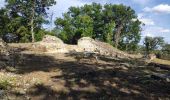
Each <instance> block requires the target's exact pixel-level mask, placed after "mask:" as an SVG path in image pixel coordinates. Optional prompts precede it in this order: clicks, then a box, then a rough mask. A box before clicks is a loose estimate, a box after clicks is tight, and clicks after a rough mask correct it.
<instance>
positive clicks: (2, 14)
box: [0, 8, 10, 36]
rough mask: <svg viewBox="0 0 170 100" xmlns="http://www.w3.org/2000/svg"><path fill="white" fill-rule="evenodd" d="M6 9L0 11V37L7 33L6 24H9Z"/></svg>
mask: <svg viewBox="0 0 170 100" xmlns="http://www.w3.org/2000/svg"><path fill="white" fill-rule="evenodd" d="M6 11H7V10H6V9H4V8H2V9H0V36H2V35H3V34H4V33H7V32H8V28H7V24H8V23H9V22H10V19H9V18H8V14H7V13H6Z"/></svg>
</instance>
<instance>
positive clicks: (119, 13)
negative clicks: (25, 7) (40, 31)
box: [55, 3, 141, 50]
mask: <svg viewBox="0 0 170 100" xmlns="http://www.w3.org/2000/svg"><path fill="white" fill-rule="evenodd" d="M55 25H56V28H58V29H60V30H61V33H60V35H59V37H60V38H61V39H63V40H64V42H66V43H71V44H76V42H77V39H79V38H80V37H83V36H88V37H92V38H93V39H99V40H101V41H104V42H108V43H110V44H112V45H113V46H115V47H117V48H120V49H122V50H132V49H133V50H135V49H136V48H137V45H138V43H139V41H140V38H141V37H140V36H141V27H140V25H141V22H140V21H139V20H138V19H137V16H136V14H135V11H134V10H133V9H132V8H130V7H128V6H125V5H122V4H120V5H113V4H105V5H104V6H102V5H100V4H97V3H92V4H91V5H84V6H82V7H70V8H69V11H68V12H66V13H64V14H63V18H57V19H56V21H55Z"/></svg>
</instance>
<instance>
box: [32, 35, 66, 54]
mask: <svg viewBox="0 0 170 100" xmlns="http://www.w3.org/2000/svg"><path fill="white" fill-rule="evenodd" d="M33 48H35V49H36V50H42V51H43V52H60V53H65V52H67V50H66V48H65V44H64V43H63V41H62V40H61V39H59V38H57V37H55V36H50V35H45V36H44V37H43V39H42V41H41V42H38V43H36V44H34V45H33Z"/></svg>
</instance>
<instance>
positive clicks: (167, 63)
mask: <svg viewBox="0 0 170 100" xmlns="http://www.w3.org/2000/svg"><path fill="white" fill-rule="evenodd" d="M151 62H153V63H157V64H163V65H170V61H169V60H162V59H158V58H155V59H153V60H152V61H151Z"/></svg>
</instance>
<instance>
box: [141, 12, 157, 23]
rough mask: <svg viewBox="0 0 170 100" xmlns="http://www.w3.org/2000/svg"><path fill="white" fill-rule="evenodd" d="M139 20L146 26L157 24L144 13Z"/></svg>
mask: <svg viewBox="0 0 170 100" xmlns="http://www.w3.org/2000/svg"><path fill="white" fill-rule="evenodd" d="M138 19H139V20H140V21H141V22H142V23H144V24H145V25H155V22H154V21H153V20H152V19H151V18H147V17H146V16H145V14H144V13H139V14H138Z"/></svg>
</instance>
